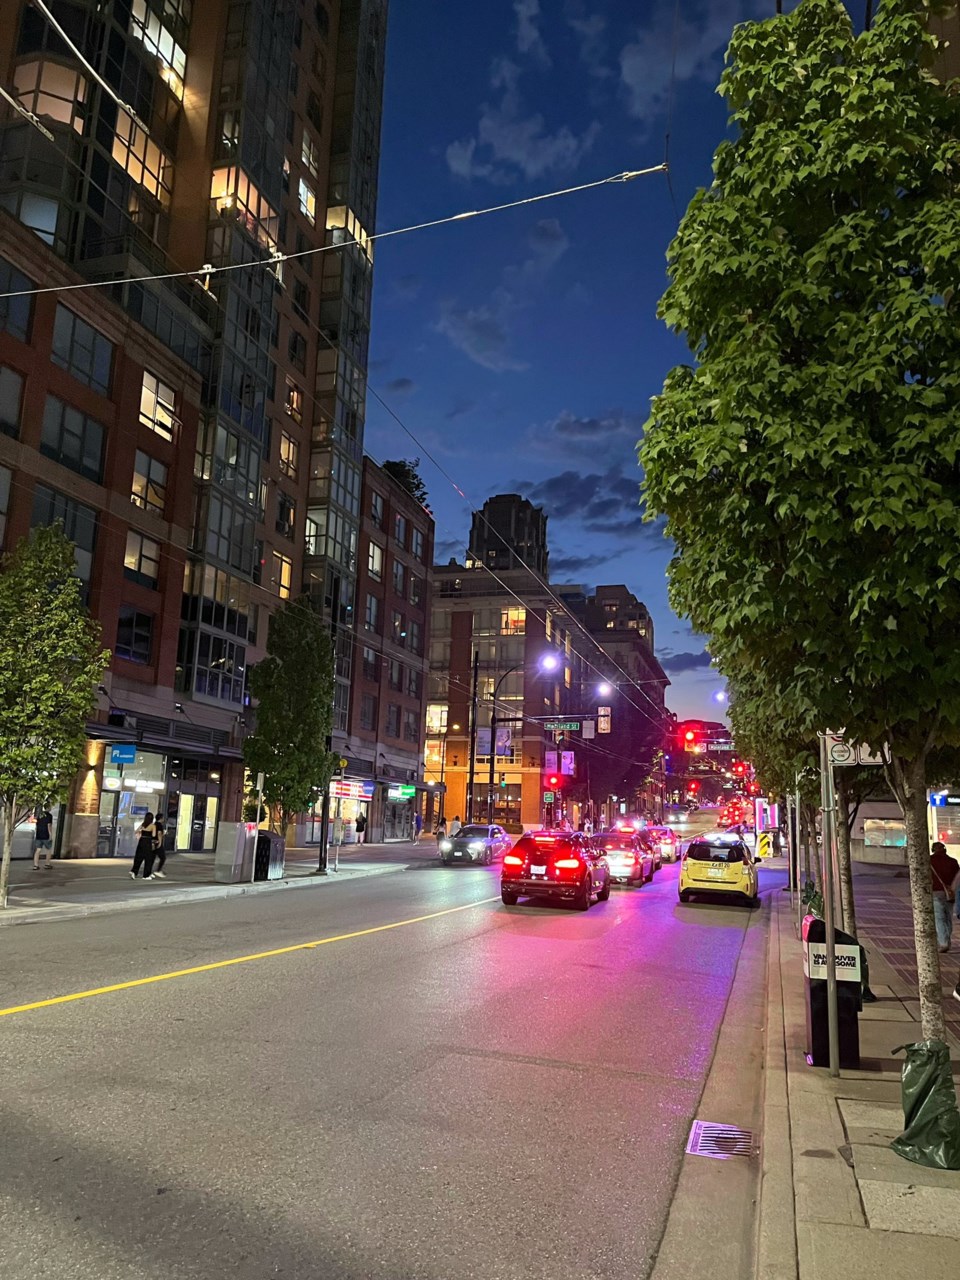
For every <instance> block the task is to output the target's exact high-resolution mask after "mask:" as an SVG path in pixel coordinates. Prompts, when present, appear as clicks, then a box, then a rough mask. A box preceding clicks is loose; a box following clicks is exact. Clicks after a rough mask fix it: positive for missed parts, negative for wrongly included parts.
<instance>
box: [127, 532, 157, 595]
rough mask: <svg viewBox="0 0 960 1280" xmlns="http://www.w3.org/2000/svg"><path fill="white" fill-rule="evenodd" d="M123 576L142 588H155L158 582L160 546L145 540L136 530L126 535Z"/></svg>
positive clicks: (147, 539) (150, 540) (148, 539)
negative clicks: (137, 583)
mask: <svg viewBox="0 0 960 1280" xmlns="http://www.w3.org/2000/svg"><path fill="white" fill-rule="evenodd" d="M123 575H124V577H125V578H129V579H130V580H131V582H139V583H140V585H141V586H143V587H155V586H156V585H157V583H158V582H159V580H160V544H159V542H154V540H153V539H152V538H145V537H144V535H143V534H142V533H137V531H136V529H131V530H130V531H129V532H128V533H127V549H126V551H125V552H124V556H123Z"/></svg>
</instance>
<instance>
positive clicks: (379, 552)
mask: <svg viewBox="0 0 960 1280" xmlns="http://www.w3.org/2000/svg"><path fill="white" fill-rule="evenodd" d="M367 572H368V573H369V574H370V577H371V578H376V580H377V581H378V582H379V581H380V579H381V578H382V577H383V547H380V546H378V545H377V544H376V543H375V542H371V543H370V547H369V550H368V551H367Z"/></svg>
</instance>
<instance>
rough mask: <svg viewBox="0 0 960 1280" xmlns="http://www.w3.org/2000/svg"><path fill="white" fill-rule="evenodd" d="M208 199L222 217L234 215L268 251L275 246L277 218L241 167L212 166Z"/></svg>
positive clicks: (272, 208)
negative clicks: (216, 167) (218, 167)
mask: <svg viewBox="0 0 960 1280" xmlns="http://www.w3.org/2000/svg"><path fill="white" fill-rule="evenodd" d="M210 199H211V201H213V205H214V209H215V211H216V213H218V214H219V215H220V216H221V217H222V218H230V217H232V218H235V219H236V220H237V221H238V222H240V223H242V224H243V225H244V226H245V227H246V229H247V231H248V232H249V233H250V235H252V236H253V237H254V238H255V239H257V240H259V241H260V243H261V244H263V245H265V246H266V247H267V248H268V249H269V250H270V251H271V252H273V251H275V250H276V247H277V236H278V235H279V231H280V218H279V215H278V214H277V211H276V209H274V207H273V205H271V204H270V203H269V201H267V200H266V199H264V197H263V196H261V194H260V192H259V191H258V190H257V188H256V187H255V186H254V184H253V183H252V182H251V181H250V179H249V178H248V177H247V175H246V174H245V173H244V171H243V170H242V169H238V168H233V167H231V168H229V169H214V171H213V176H212V178H211V181H210Z"/></svg>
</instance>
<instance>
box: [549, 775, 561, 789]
mask: <svg viewBox="0 0 960 1280" xmlns="http://www.w3.org/2000/svg"><path fill="white" fill-rule="evenodd" d="M547 784H548V786H550V787H559V785H560V779H559V777H558V776H557V774H555V773H551V774H550V775H549V776H548V778H547Z"/></svg>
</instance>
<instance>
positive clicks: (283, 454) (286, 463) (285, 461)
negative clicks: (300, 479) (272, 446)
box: [280, 431, 300, 480]
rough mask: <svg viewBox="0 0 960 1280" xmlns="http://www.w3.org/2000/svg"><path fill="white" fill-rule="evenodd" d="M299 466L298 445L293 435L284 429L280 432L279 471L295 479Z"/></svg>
mask: <svg viewBox="0 0 960 1280" xmlns="http://www.w3.org/2000/svg"><path fill="white" fill-rule="evenodd" d="M299 467H300V445H299V444H298V443H297V441H296V440H294V438H293V436H288V435H287V433H286V432H285V431H281V433H280V471H281V473H282V474H283V475H285V476H289V478H290V479H291V480H296V478H297V472H298V470H299Z"/></svg>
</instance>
